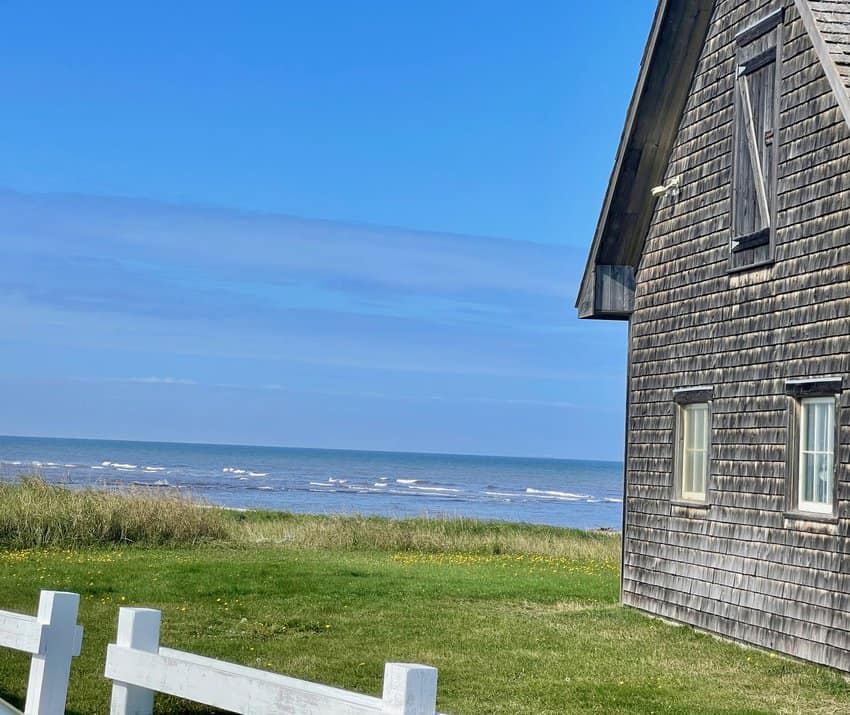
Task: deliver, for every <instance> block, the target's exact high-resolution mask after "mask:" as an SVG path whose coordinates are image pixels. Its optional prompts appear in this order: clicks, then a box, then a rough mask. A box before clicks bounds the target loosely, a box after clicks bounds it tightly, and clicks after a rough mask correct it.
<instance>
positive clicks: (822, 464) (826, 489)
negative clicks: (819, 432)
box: [812, 454, 832, 504]
mask: <svg viewBox="0 0 850 715" xmlns="http://www.w3.org/2000/svg"><path fill="white" fill-rule="evenodd" d="M813 461H814V464H815V470H814V471H815V488H814V492H815V498H814V499H813V500H812V501H816V502H819V503H821V504H829V503H831V502H832V455H827V454H816V455H814V460H813Z"/></svg>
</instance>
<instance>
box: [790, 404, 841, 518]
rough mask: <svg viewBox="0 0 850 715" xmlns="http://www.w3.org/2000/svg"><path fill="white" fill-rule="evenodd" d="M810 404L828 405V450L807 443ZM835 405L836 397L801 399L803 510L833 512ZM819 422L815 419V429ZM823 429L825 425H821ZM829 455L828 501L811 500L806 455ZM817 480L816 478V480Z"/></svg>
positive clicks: (799, 448)
mask: <svg viewBox="0 0 850 715" xmlns="http://www.w3.org/2000/svg"><path fill="white" fill-rule="evenodd" d="M808 405H828V406H829V408H830V409H829V410H828V411H827V414H828V415H829V422H828V423H827V427H826V438H827V447H828V449H827V450H826V451H823V450H817V449H814V448H813V445H807V444H806V433H807V432H808V424H807V419H808V417H807V414H808V410H807V409H806V407H807V406H808ZM835 405H836V400H835V397H832V396H828V397H803V398H802V399H800V428H799V436H798V444H797V509H798V511H801V512H812V513H814V514H832V513H833V508H834V503H835V451H836V450H835V447H836V445H835ZM817 427H818V424H817V420H816V421H815V429H816V430H817ZM821 428H822V429H823V426H821ZM817 439H818V435H817V433H816V434H815V442H817ZM807 446H808V447H810V448H809V449H805V447H807ZM815 454H820V455H827V457H828V459H829V465H830V469H829V492H830V493H829V497H828V501H825V502H823V501H814V500H812V501H809V500H807V499H805V498H804V496H803V495H804V494H805V488H806V473H805V460H806V455H815ZM815 481H816V480H815ZM811 486H812V495H813V496H816V495H815V483H814V482H813V483H812V485H811Z"/></svg>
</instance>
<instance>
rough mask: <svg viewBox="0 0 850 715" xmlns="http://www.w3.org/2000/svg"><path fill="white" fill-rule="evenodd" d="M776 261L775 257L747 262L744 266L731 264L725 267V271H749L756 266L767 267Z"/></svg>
mask: <svg viewBox="0 0 850 715" xmlns="http://www.w3.org/2000/svg"><path fill="white" fill-rule="evenodd" d="M774 263H776V261H775V259H773V258H768V259H766V260H764V261H759V262H758V263H748V264H747V265H745V266H732V267H730V268H727V269H726V273H743V272H744V271H751V270H754V269H756V268H767V267H768V266H772V265H773V264H774Z"/></svg>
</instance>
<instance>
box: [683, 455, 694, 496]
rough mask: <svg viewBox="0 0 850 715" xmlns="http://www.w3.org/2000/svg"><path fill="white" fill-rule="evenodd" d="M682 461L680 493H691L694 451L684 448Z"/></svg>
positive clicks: (692, 487) (692, 488)
mask: <svg viewBox="0 0 850 715" xmlns="http://www.w3.org/2000/svg"><path fill="white" fill-rule="evenodd" d="M683 457H684V459H683V460H682V477H683V479H682V491H683V492H692V491H693V490H694V451H693V450H692V449H687V448H685V454H684V455H683Z"/></svg>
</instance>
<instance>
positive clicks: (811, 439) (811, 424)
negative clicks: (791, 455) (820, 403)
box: [802, 402, 816, 451]
mask: <svg viewBox="0 0 850 715" xmlns="http://www.w3.org/2000/svg"><path fill="white" fill-rule="evenodd" d="M814 407H815V406H814V405H813V404H812V403H811V402H804V403H803V409H802V412H803V425H804V430H805V431H804V433H803V444H802V448H803V449H804V450H806V451H811V450H813V449H814V448H815V434H816V425H815V422H816V417H815V409H814Z"/></svg>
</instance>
